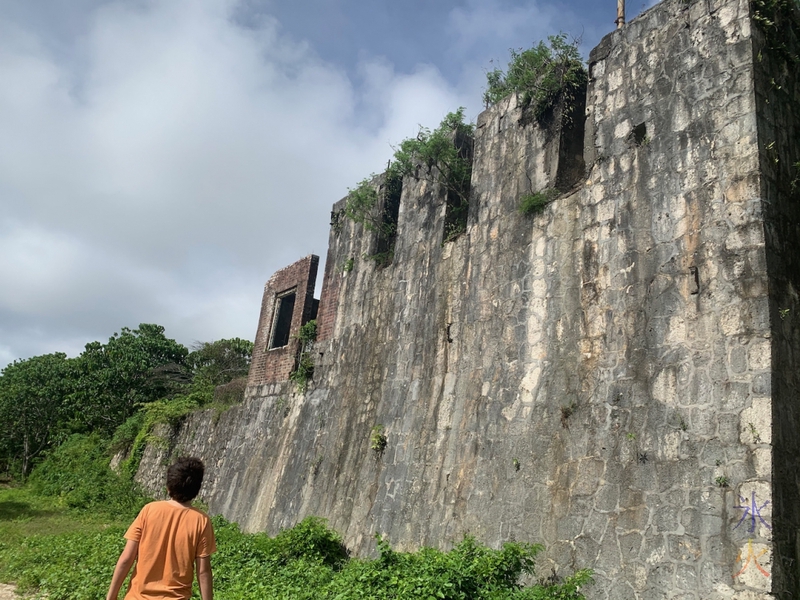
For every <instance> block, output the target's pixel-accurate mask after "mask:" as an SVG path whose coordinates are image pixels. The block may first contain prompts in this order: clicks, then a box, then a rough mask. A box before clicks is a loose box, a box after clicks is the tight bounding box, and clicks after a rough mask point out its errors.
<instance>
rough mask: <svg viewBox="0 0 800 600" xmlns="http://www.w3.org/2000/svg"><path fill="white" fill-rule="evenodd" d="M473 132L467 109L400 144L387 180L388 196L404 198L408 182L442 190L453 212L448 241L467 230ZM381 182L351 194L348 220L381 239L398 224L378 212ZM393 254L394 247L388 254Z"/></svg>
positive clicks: (362, 184)
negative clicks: (407, 179)
mask: <svg viewBox="0 0 800 600" xmlns="http://www.w3.org/2000/svg"><path fill="white" fill-rule="evenodd" d="M473 133H474V126H473V125H472V124H469V123H465V122H464V109H463V108H459V109H458V110H457V111H456V112H452V113H448V114H447V116H445V118H444V119H443V120H442V122H441V123H440V124H439V127H437V128H436V129H433V130H430V129H428V128H427V127H421V128H420V130H419V132H418V133H417V135H416V137H413V138H407V139H405V140H403V141H402V142H400V144H399V145H398V146H397V147H396V148H395V153H394V158H393V160H392V161H390V163H389V166H388V168H387V169H386V172H385V175H384V181H385V183H384V190H385V193H386V194H387V195H391V194H397V193H399V189H400V187H401V186H402V180H403V178H404V177H412V178H414V179H416V180H423V181H427V182H429V183H431V184H433V185H436V186H441V187H440V189H441V190H442V192H443V195H444V196H445V197H446V201H447V207H448V210H447V217H446V221H447V222H446V224H445V228H446V231H445V241H449V240H451V239H455V238H456V237H458V235H459V234H461V233H463V232H464V231H465V230H466V222H467V221H466V217H467V209H468V205H469V189H470V179H471V178H472V135H473ZM376 179H377V177H376V176H375V175H374V174H373V175H371V176H370V177H368V178H367V179H364V180H363V181H361V182H360V183H359V184H358V186H356V188H354V189H351V190H350V191H349V193H348V196H347V202H346V207H345V215H346V216H347V217H348V218H350V219H351V220H353V221H355V222H356V223H361V224H362V225H364V227H365V228H366V229H367V230H369V231H377V232H378V234H379V236H384V237H389V236H393V235H394V234H395V229H396V221H395V222H393V223H392V222H388V224H387V220H386V218H385V214H382V213H380V211H378V210H376V207H377V206H378V205H379V202H378V200H379V198H378V190H377V187H376V186H377V182H376ZM385 205H386V203H384V206H385ZM384 212H385V211H384ZM379 246H380V243H379ZM388 251H389V249H388V248H387V249H384V250H383V252H388ZM379 254H380V252H379ZM383 260H385V257H384V258H383Z"/></svg>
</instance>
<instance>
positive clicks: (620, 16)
mask: <svg viewBox="0 0 800 600" xmlns="http://www.w3.org/2000/svg"><path fill="white" fill-rule="evenodd" d="M614 22H615V23H616V24H617V29H619V28H620V27H622V26H623V25H625V0H617V20H616V21H614Z"/></svg>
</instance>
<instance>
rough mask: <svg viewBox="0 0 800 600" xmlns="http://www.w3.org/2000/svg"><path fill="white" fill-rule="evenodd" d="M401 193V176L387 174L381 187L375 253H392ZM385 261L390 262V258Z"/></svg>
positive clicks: (387, 254)
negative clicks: (380, 204)
mask: <svg viewBox="0 0 800 600" xmlns="http://www.w3.org/2000/svg"><path fill="white" fill-rule="evenodd" d="M402 194H403V178H402V177H401V176H400V175H393V174H387V177H386V183H384V185H383V186H382V189H381V195H382V196H383V198H382V200H383V206H382V209H381V226H380V227H379V228H378V240H377V243H376V245H375V254H380V255H386V256H387V258H390V256H391V254H393V253H394V243H395V240H396V239H397V220H398V217H399V215H400V196H402ZM386 262H391V260H387V261H386Z"/></svg>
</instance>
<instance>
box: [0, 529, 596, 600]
mask: <svg viewBox="0 0 800 600" xmlns="http://www.w3.org/2000/svg"><path fill="white" fill-rule="evenodd" d="M213 523H214V530H215V533H216V537H217V547H218V549H219V550H218V552H217V553H216V554H214V556H213V557H212V565H213V568H214V580H215V581H214V588H215V596H216V597H217V598H218V599H219V600H260V599H266V598H269V599H270V600H272V599H276V600H280V599H286V600H290V599H291V600H298V599H303V600H304V599H307V600H361V599H363V598H370V599H374V600H389V599H390V598H391V599H405V600H417V599H419V600H428V599H429V598H435V599H440V600H466V599H469V600H583V596H582V595H581V593H580V587H581V586H583V585H585V584H586V583H588V582H589V581H590V580H591V577H590V573H589V572H588V571H579V572H577V573H576V574H575V575H573V576H572V577H567V578H566V579H565V580H564V581H562V582H557V583H548V584H539V585H534V586H531V587H523V586H521V585H520V583H519V579H520V577H521V576H522V575H523V574H525V573H528V574H530V573H532V571H533V567H534V561H535V557H536V555H537V554H538V552H540V551H541V547H540V546H538V545H533V544H524V543H518V542H510V543H506V544H504V545H503V547H502V548H501V549H500V550H492V549H491V548H488V547H486V546H484V545H482V544H479V543H478V542H476V541H475V539H474V538H471V537H467V538H465V539H464V540H463V541H462V542H461V543H460V544H458V545H457V546H456V547H455V548H454V549H453V550H450V551H449V552H442V551H440V550H435V549H433V548H422V549H421V550H419V551H417V552H396V551H394V550H392V549H391V548H390V547H389V544H388V543H387V542H386V540H384V539H382V538H380V537H379V538H378V550H379V552H380V556H379V557H378V558H377V559H371V560H361V559H350V558H348V556H347V553H346V551H345V549H344V547H343V546H342V542H341V537H340V536H339V534H337V533H336V532H335V531H333V530H331V529H329V528H328V527H327V525H326V523H325V521H324V519H320V518H316V517H309V518H306V519H304V520H303V521H301V522H300V523H299V524H298V525H296V526H295V527H293V528H292V529H287V530H285V531H282V532H281V533H279V534H278V535H277V536H275V537H274V538H270V537H269V536H267V535H266V534H264V533H256V534H246V533H242V532H241V531H240V529H239V527H238V526H237V525H236V524H235V523H230V522H228V521H226V520H225V519H223V518H222V517H214V518H213ZM122 534H123V529H122V528H118V527H115V528H109V529H108V530H106V531H103V532H101V533H96V532H87V533H69V534H63V535H57V536H31V537H29V538H27V539H26V540H24V541H23V543H22V544H18V545H17V546H15V548H13V549H11V548H7V547H4V546H3V545H2V543H0V564H1V565H2V569H1V570H0V576H2V578H3V579H5V580H9V579H11V580H14V581H16V582H17V583H18V584H19V586H20V588H21V589H22V590H23V591H39V592H40V593H42V594H46V595H47V597H48V598H49V599H50V600H89V599H92V600H94V599H96V598H101V597H103V596H104V594H105V592H106V590H107V589H108V584H109V582H110V580H111V573H112V572H113V570H114V564H115V562H116V559H117V557H118V555H119V552H120V551H121V549H122V547H123V545H124V540H123V539H122ZM192 598H193V599H196V598H199V595H198V593H197V590H196V589H195V591H194V594H193V595H192Z"/></svg>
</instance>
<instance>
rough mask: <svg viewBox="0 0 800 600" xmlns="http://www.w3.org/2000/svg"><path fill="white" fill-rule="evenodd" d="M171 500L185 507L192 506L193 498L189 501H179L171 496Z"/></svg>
mask: <svg viewBox="0 0 800 600" xmlns="http://www.w3.org/2000/svg"><path fill="white" fill-rule="evenodd" d="M169 501H170V502H172V503H174V504H178V505H180V506H183V507H185V508H190V507H191V506H192V501H191V500H189V501H188V502H179V501H177V500H175V498H170V500H169Z"/></svg>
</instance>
